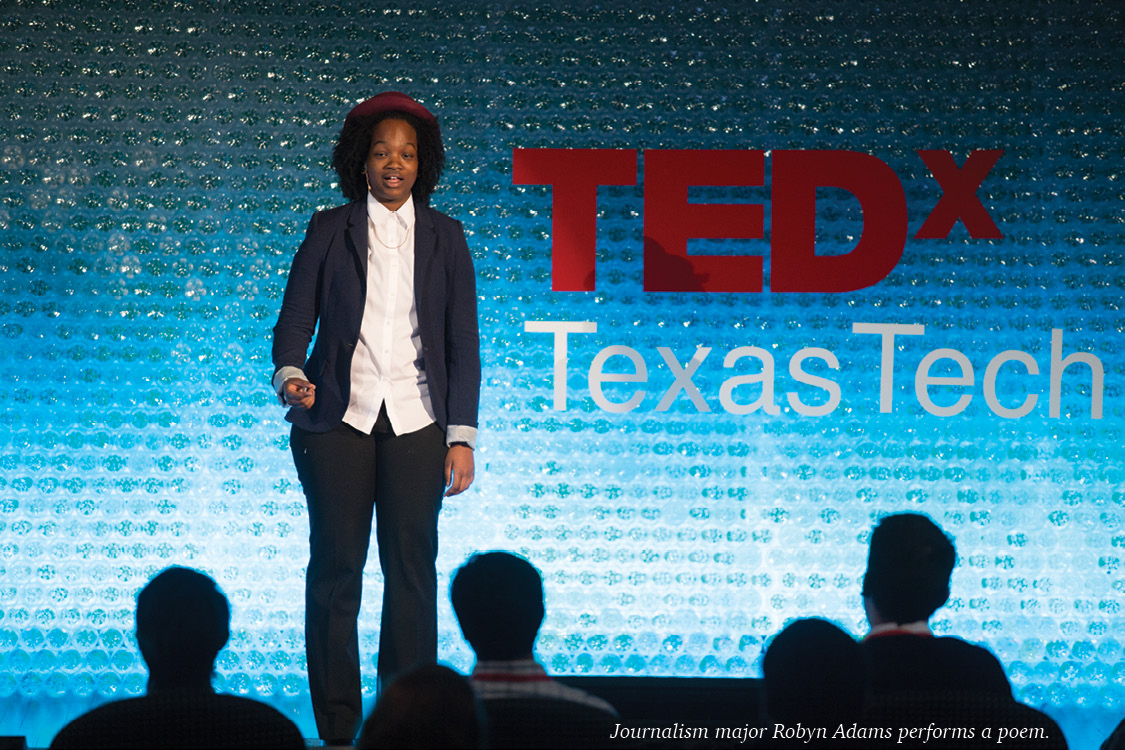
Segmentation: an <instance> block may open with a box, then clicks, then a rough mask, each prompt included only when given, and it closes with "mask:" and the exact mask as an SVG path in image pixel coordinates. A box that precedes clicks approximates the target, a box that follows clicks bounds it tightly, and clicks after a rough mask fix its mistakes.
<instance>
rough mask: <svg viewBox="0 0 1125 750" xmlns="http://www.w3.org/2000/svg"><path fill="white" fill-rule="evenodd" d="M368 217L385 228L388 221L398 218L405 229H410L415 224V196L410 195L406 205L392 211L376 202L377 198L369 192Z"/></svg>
mask: <svg viewBox="0 0 1125 750" xmlns="http://www.w3.org/2000/svg"><path fill="white" fill-rule="evenodd" d="M367 215H368V217H370V218H371V220H372V221H373V222H375V223H376V224H378V225H379V226H383V224H384V223H386V221H387V219H389V218H391V217H392V216H394V217H397V218H398V220H399V222H400V223H401V224H402V225H403V226H404V227H409V226H410V225H411V224H413V223H414V196H413V195H408V196H407V197H406V203H403V204H402V205H401V206H399V207H398V210H397V211H391V210H390V209H388V208H387V207H386V206H384V205H383V204H382V203H380V202H379V201H377V200H375V196H373V195H372V194H371V193H370V192H369V193H367Z"/></svg>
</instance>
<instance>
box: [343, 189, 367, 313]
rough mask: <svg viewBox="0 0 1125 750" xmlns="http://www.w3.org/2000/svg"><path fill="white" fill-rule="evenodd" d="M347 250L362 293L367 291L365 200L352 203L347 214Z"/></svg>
mask: <svg viewBox="0 0 1125 750" xmlns="http://www.w3.org/2000/svg"><path fill="white" fill-rule="evenodd" d="M347 244H348V250H349V251H351V253H352V258H353V259H354V260H355V266H356V270H357V271H358V272H359V278H361V279H363V282H364V283H363V287H364V293H365V294H366V289H367V200H366V199H363V200H358V201H355V202H354V203H352V210H351V211H350V212H348V234H347Z"/></svg>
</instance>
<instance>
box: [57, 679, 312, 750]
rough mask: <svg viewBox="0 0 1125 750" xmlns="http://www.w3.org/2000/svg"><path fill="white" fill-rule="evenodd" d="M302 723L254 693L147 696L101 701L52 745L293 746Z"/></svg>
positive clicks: (295, 749)
mask: <svg viewBox="0 0 1125 750" xmlns="http://www.w3.org/2000/svg"><path fill="white" fill-rule="evenodd" d="M304 746H305V743H304V740H303V738H302V737H301V732H300V730H298V729H297V725H296V724H294V723H293V722H292V721H290V720H289V719H287V718H286V717H285V716H284V715H283V714H282V713H281V712H280V711H278V710H277V709H275V708H273V707H272V706H268V705H266V704H265V703H260V702H258V701H255V700H250V699H249V698H241V697H238V696H235V695H218V694H214V693H202V694H190V695H184V694H175V695H171V696H160V697H155V696H144V697H142V698H131V699H128V700H123V701H114V702H112V703H107V704H105V705H103V706H99V707H98V708H95V709H94V710H92V711H90V712H88V713H86V714H84V715H83V716H80V717H79V718H77V719H75V720H74V721H72V722H70V723H69V724H67V725H66V726H65V727H63V729H62V731H60V732H59V733H58V734H57V735H56V736H55V739H54V740H53V741H52V742H51V747H52V748H58V749H59V750H64V749H65V748H98V747H114V748H291V749H292V750H302V749H303V748H304Z"/></svg>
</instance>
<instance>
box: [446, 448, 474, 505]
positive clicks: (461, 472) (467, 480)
mask: <svg viewBox="0 0 1125 750" xmlns="http://www.w3.org/2000/svg"><path fill="white" fill-rule="evenodd" d="M473 471H474V466H473V449H472V448H470V447H468V446H466V445H451V446H449V450H448V451H447V452H446V454H445V486H446V487H448V488H449V489H447V490H446V491H445V496H446V497H449V496H451V495H460V494H461V493H462V492H464V491H465V490H467V489H469V485H470V484H472V483H473Z"/></svg>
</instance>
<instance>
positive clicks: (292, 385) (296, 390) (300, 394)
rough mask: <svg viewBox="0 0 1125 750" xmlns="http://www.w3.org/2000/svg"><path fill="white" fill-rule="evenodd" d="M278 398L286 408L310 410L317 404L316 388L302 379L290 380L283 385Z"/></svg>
mask: <svg viewBox="0 0 1125 750" xmlns="http://www.w3.org/2000/svg"><path fill="white" fill-rule="evenodd" d="M278 398H279V399H280V401H281V403H282V404H284V405H285V406H292V407H293V408H295V409H305V410H308V409H311V408H312V405H313V404H314V403H315V402H316V386H315V385H313V384H312V383H310V382H309V381H307V380H302V379H301V378H289V379H288V380H286V381H285V383H283V384H282V386H281V393H280V394H278Z"/></svg>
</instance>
